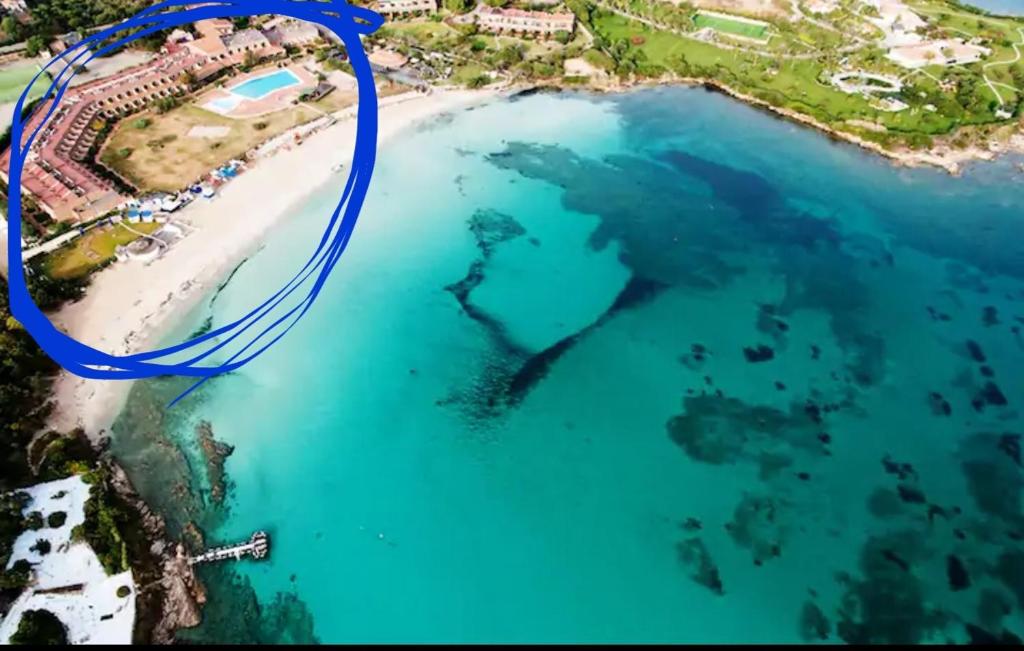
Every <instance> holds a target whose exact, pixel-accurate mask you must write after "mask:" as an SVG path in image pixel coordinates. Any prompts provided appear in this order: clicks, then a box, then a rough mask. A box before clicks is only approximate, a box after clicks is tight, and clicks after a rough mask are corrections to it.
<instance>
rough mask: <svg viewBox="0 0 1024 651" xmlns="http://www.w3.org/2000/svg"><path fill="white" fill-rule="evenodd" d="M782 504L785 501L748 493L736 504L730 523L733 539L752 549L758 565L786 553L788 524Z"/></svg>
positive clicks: (752, 554) (728, 527) (729, 527)
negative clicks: (786, 525)
mask: <svg viewBox="0 0 1024 651" xmlns="http://www.w3.org/2000/svg"><path fill="white" fill-rule="evenodd" d="M780 506H781V502H780V501H779V500H778V499H777V498H774V497H768V496H763V495H744V496H743V499H742V500H740V503H739V504H737V505H736V510H735V511H734V512H733V519H732V521H731V522H730V523H729V524H728V525H726V528H727V529H728V531H729V535H730V536H731V537H732V539H733V541H734V542H735V543H736V544H737V545H739V546H740V547H743V548H745V549H748V550H750V553H751V556H752V557H753V559H754V562H755V564H757V565H762V564H763V563H764V562H765V561H768V560H771V559H773V558H777V557H778V556H780V555H781V554H782V538H783V528H784V523H783V520H782V518H781V517H780V515H781V514H780V513H779V511H780Z"/></svg>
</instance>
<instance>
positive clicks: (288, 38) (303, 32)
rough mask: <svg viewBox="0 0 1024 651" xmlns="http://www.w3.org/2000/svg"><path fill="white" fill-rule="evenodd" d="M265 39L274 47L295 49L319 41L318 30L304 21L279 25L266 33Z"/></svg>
mask: <svg viewBox="0 0 1024 651" xmlns="http://www.w3.org/2000/svg"><path fill="white" fill-rule="evenodd" d="M267 38H268V39H270V42H271V43H273V44H274V45H280V46H281V47H289V46H290V47H297V46H300V45H307V44H309V43H312V42H314V41H317V40H319V39H320V30H318V29H317V28H316V25H314V24H312V23H308V22H306V21H304V20H303V21H299V20H290V21H286V22H282V23H279V24H278V25H276V26H275V27H274V28H273V29H271V30H270V31H268V32H267Z"/></svg>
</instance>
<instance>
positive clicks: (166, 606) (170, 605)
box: [152, 544, 206, 644]
mask: <svg viewBox="0 0 1024 651" xmlns="http://www.w3.org/2000/svg"><path fill="white" fill-rule="evenodd" d="M162 573H163V577H162V578H161V581H160V586H161V588H162V589H163V607H162V609H161V615H162V616H161V618H160V620H159V622H158V623H157V625H156V627H155V628H154V629H153V636H152V638H153V639H152V641H153V643H154V644H170V643H172V642H173V641H174V636H175V633H176V631H178V630H179V629H183V628H192V627H195V626H198V625H199V624H200V622H201V621H202V610H201V606H202V605H203V604H205V603H206V591H205V589H204V588H203V586H202V584H200V583H199V579H198V578H196V575H195V573H194V572H193V570H192V566H191V565H189V563H188V556H187V555H186V554H185V548H184V546H183V545H181V544H178V545H176V546H175V549H174V553H172V554H168V555H167V556H165V558H164V561H163V565H162Z"/></svg>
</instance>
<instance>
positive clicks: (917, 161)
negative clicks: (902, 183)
mask: <svg viewBox="0 0 1024 651" xmlns="http://www.w3.org/2000/svg"><path fill="white" fill-rule="evenodd" d="M659 86H694V87H702V88H705V89H707V90H709V91H713V92H718V93H722V94H724V95H728V96H729V97H732V98H734V99H736V100H739V101H741V102H744V103H746V104H749V105H751V106H753V107H756V108H759V109H762V110H765V111H768V112H770V113H772V114H773V115H776V116H779V117H781V118H783V119H786V120H789V121H791V122H795V123H797V124H800V125H803V126H807V127H811V128H814V129H817V130H818V131H821V132H823V133H825V134H826V135H827V136H828V137H829V138H830V139H832V140H834V141H836V142H843V143H849V144H852V145H857V146H858V147H861V148H862V149H866V150H868V151H870V152H872V153H874V154H877V155H879V156H882V157H884V158H886V159H888V160H890V161H892V162H893V164H895V165H897V166H900V167H938V168H940V169H942V170H945V171H946V172H948V173H949V174H950V175H952V176H959V175H960V174H961V173H962V172H963V166H964V165H966V164H968V163H971V162H975V161H991V160H995V159H996V158H997V157H998V156H999V155H1001V154H1013V153H1016V154H1024V131H1022V130H1021V128H1020V127H1018V129H1017V133H1015V134H1014V135H1013V136H1011V137H1010V138H1009V140H1008V142H1007V143H1006V145H1001V144H999V143H996V142H994V141H993V142H990V143H989V144H988V147H979V146H971V147H965V148H963V149H956V148H953V147H950V146H948V145H933V146H932V147H931V148H929V149H924V150H921V151H914V150H910V149H906V148H903V149H898V150H889V149H886V148H885V147H883V146H882V145H880V144H878V143H876V142H872V141H870V140H866V139H864V138H861V137H859V136H857V135H854V134H852V133H848V132H846V131H841V130H839V129H836V128H835V127H832V126H830V125H828V124H825V123H824V122H821V121H820V120H816V119H815V118H813V117H811V116H809V115H805V114H803V113H800V112H798V111H794V110H792V109H787V108H784V107H780V106H775V105H774V104H772V103H770V102H766V101H765V100H763V99H760V98H758V97H754V96H753V95H749V94H746V93H743V92H740V91H738V90H736V89H734V88H732V87H731V86H729V85H728V84H725V83H722V82H720V81H718V80H716V79H706V78H703V77H681V78H680V77H676V78H672V79H662V80H658V81H641V82H618V81H615V82H609V83H606V84H590V85H586V86H578V87H576V86H565V85H563V84H559V83H551V84H533V85H530V86H525V87H524V88H522V89H521V90H519V91H518V92H519V93H522V92H531V91H532V92H535V91H537V90H543V89H552V90H558V91H562V90H589V91H594V92H599V93H622V92H629V91H632V90H636V89H639V88H655V87H659ZM859 126H861V127H863V128H867V125H866V124H861V125H859ZM883 129H884V127H883Z"/></svg>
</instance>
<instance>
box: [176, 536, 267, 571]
mask: <svg viewBox="0 0 1024 651" xmlns="http://www.w3.org/2000/svg"><path fill="white" fill-rule="evenodd" d="M268 554H270V536H268V535H267V533H266V532H265V531H257V532H256V533H254V534H253V535H252V537H250V538H249V540H248V542H244V543H238V544H237V545H225V546H223V547H214V548H212V549H208V550H206V551H205V552H203V553H202V554H199V555H198V556H193V557H191V558H189V559H188V563H189V565H198V564H199V563H213V562H215V561H226V560H236V561H237V560H241V559H242V557H243V556H252V557H253V559H255V560H262V559H264V558H266V557H267V555H268Z"/></svg>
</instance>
